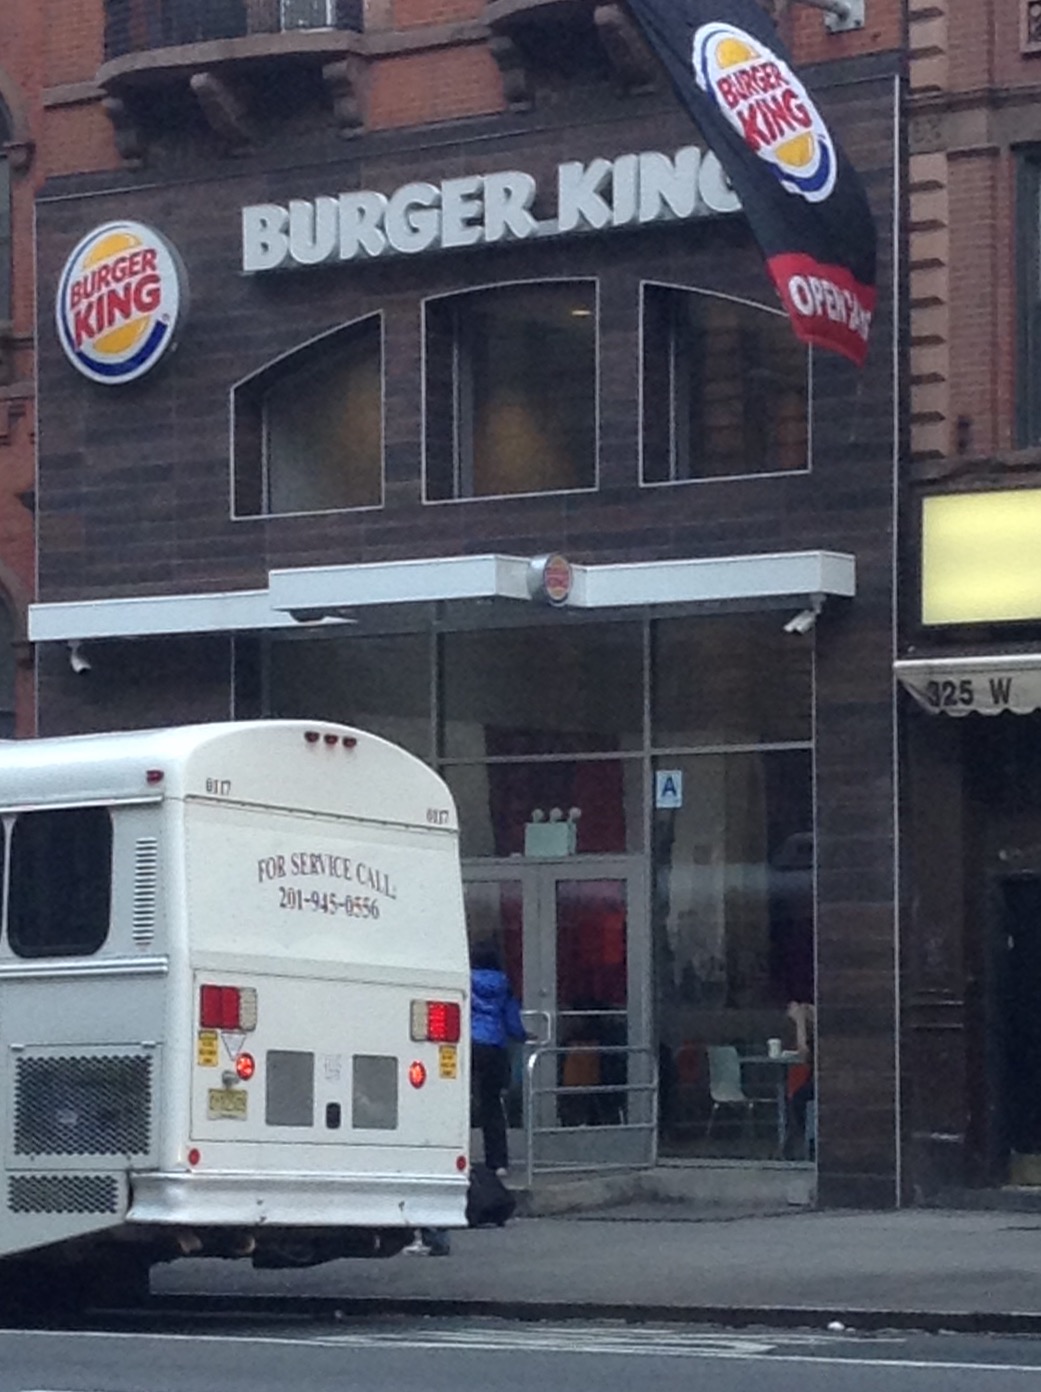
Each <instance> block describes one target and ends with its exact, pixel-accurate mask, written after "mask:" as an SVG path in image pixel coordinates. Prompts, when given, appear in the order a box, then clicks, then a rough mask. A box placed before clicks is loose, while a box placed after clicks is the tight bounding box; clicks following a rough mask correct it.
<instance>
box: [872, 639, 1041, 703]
mask: <svg viewBox="0 0 1041 1392" xmlns="http://www.w3.org/2000/svg"><path fill="white" fill-rule="evenodd" d="M895 670H896V675H897V678H898V679H899V681H900V683H901V684H902V685H903V686H904V687H905V688H906V689H907V690H908V691H909V692H910V693H911V695H912V696H913V697H914V698H915V700H916V701H917V702H918V704H919V705H920V706H921V707H922V709H923V710H927V711H928V712H929V714H930V715H1001V714H1002V712H1004V711H1010V712H1011V713H1012V714H1013V715H1029V714H1030V712H1031V711H1036V710H1041V652H1034V653H1011V654H1004V655H1001V656H997V657H945V658H922V659H918V660H914V659H907V660H906V661H900V662H897V663H896V664H895Z"/></svg>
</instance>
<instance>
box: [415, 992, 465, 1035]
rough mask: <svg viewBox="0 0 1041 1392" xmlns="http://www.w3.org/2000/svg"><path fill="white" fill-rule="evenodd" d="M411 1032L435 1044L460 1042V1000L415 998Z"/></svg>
mask: <svg viewBox="0 0 1041 1392" xmlns="http://www.w3.org/2000/svg"><path fill="white" fill-rule="evenodd" d="M409 1026H410V1034H411V1037H412V1038H413V1039H416V1040H429V1041H430V1042H431V1043H434V1044H458V1043H459V1032H460V1028H461V1013H460V1010H459V1003H458V1001H426V1000H414V1001H413V1002H412V1009H411V1011H410V1013H409Z"/></svg>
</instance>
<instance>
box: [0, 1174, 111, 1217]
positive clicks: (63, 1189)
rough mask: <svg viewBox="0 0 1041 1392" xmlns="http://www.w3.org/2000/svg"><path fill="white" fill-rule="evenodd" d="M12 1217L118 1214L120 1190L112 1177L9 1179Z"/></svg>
mask: <svg viewBox="0 0 1041 1392" xmlns="http://www.w3.org/2000/svg"><path fill="white" fill-rule="evenodd" d="M7 1207H8V1209H9V1211H10V1212H11V1213H118V1212H119V1186H118V1185H117V1183H116V1181H115V1179H114V1178H113V1177H112V1175H12V1176H11V1179H10V1180H9V1182H8V1188H7Z"/></svg>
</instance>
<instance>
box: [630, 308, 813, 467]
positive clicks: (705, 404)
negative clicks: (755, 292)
mask: <svg viewBox="0 0 1041 1392" xmlns="http://www.w3.org/2000/svg"><path fill="white" fill-rule="evenodd" d="M808 365H809V354H808V353H807V351H806V349H805V348H804V347H802V345H801V344H800V343H799V342H798V340H797V339H796V338H795V336H794V334H793V333H792V331H791V328H790V326H789V324H788V319H787V316H786V315H784V314H783V313H781V312H779V311H777V310H773V309H769V308H766V307H764V306H761V305H752V304H745V303H743V302H741V301H739V300H731V299H725V298H723V297H721V296H719V295H709V294H704V293H702V292H700V291H694V290H675V289H669V288H666V287H664V286H658V285H648V286H645V288H644V295H643V478H644V482H645V483H674V482H677V481H679V480H684V479H699V478H722V477H727V476H732V475H740V474H762V473H776V472H778V471H781V470H792V469H806V468H808V464H809V460H808V449H809V431H808V399H809V391H808V372H809V366H808Z"/></svg>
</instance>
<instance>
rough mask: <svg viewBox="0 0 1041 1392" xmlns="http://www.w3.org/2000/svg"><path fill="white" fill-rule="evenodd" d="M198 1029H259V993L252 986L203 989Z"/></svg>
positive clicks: (208, 987) (207, 987)
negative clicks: (199, 1027)
mask: <svg viewBox="0 0 1041 1392" xmlns="http://www.w3.org/2000/svg"><path fill="white" fill-rule="evenodd" d="M199 1025H200V1026H201V1028H202V1029H217V1030H241V1031H249V1030H254V1029H256V1027H257V993H256V991H255V990H254V989H253V987H252V986H242V987H240V986H201V987H200V988H199Z"/></svg>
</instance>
